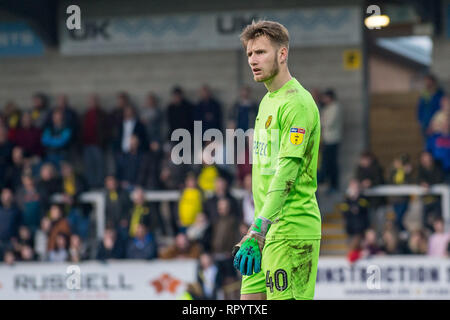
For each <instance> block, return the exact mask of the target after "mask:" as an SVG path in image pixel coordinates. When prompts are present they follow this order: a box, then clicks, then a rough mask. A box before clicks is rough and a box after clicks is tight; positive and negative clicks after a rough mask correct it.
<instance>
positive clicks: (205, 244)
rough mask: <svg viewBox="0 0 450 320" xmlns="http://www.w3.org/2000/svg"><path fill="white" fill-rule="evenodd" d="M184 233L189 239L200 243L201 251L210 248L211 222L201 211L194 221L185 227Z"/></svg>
mask: <svg viewBox="0 0 450 320" xmlns="http://www.w3.org/2000/svg"><path fill="white" fill-rule="evenodd" d="M186 235H187V237H188V239H189V241H192V242H196V243H198V244H200V245H201V247H202V249H203V251H210V250H211V237H212V229H211V223H210V222H209V221H208V217H207V216H206V215H205V214H204V213H203V212H201V213H199V214H198V215H197V217H196V219H195V222H194V223H193V224H192V225H190V226H189V227H188V228H187V230H186Z"/></svg>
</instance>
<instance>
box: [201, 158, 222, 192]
mask: <svg viewBox="0 0 450 320" xmlns="http://www.w3.org/2000/svg"><path fill="white" fill-rule="evenodd" d="M218 176H219V170H218V169H217V167H216V165H214V164H206V163H205V162H204V163H203V165H202V167H201V169H200V172H199V174H198V178H197V181H198V186H199V187H200V189H201V190H202V191H203V192H205V193H207V194H211V193H213V191H214V189H215V184H216V179H217V177H218Z"/></svg>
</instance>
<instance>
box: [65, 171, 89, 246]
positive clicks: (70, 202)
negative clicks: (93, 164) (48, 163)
mask: <svg viewBox="0 0 450 320" xmlns="http://www.w3.org/2000/svg"><path fill="white" fill-rule="evenodd" d="M61 176H62V181H61V182H62V187H61V189H62V193H63V203H64V205H65V212H67V213H68V216H67V219H68V222H69V224H70V228H71V230H72V232H73V233H75V234H78V235H79V236H81V238H83V239H87V237H88V235H89V209H88V208H87V207H85V206H83V205H82V204H81V203H80V201H79V197H80V195H81V194H82V193H83V192H84V191H86V190H87V187H86V183H85V182H84V179H83V178H82V177H81V176H80V175H78V174H76V173H75V172H74V169H73V167H72V165H71V164H70V163H68V162H63V163H62V165H61Z"/></svg>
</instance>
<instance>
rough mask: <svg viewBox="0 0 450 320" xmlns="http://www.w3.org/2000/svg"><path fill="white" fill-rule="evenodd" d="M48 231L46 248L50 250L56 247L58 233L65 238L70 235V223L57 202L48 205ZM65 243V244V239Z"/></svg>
mask: <svg viewBox="0 0 450 320" xmlns="http://www.w3.org/2000/svg"><path fill="white" fill-rule="evenodd" d="M50 222H51V226H50V231H49V233H48V242H47V250H48V251H52V250H54V249H55V248H56V238H57V236H58V235H59V234H63V235H65V236H66V238H69V237H70V235H71V231H70V225H69V222H68V221H67V219H66V218H64V216H63V211H62V209H61V207H60V206H59V205H57V204H52V205H51V207H50ZM65 240H66V245H67V239H65Z"/></svg>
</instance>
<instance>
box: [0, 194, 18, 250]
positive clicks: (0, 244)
mask: <svg viewBox="0 0 450 320" xmlns="http://www.w3.org/2000/svg"><path fill="white" fill-rule="evenodd" d="M21 221H22V213H21V212H20V210H19V209H18V208H17V206H16V205H15V203H14V195H13V193H12V191H11V189H8V188H3V189H2V193H1V206H0V253H1V252H3V250H4V249H5V248H7V247H9V246H10V244H11V240H12V238H14V237H17V236H18V231H19V226H20V224H21Z"/></svg>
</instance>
